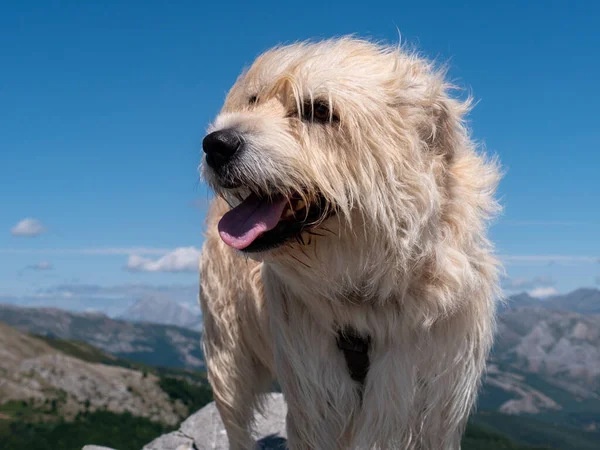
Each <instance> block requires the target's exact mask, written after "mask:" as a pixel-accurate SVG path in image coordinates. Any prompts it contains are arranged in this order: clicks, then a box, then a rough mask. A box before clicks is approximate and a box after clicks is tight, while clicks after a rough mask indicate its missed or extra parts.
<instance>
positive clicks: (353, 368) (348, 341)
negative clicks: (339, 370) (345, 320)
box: [337, 327, 371, 387]
mask: <svg viewBox="0 0 600 450" xmlns="http://www.w3.org/2000/svg"><path fill="white" fill-rule="evenodd" d="M370 345H371V337H370V336H363V335H361V334H360V333H358V332H357V331H356V330H354V329H353V328H349V327H347V328H344V329H343V330H340V331H339V332H338V335H337V346H338V348H339V349H340V350H341V351H342V352H343V353H344V358H345V359H346V365H347V366H348V371H349V372H350V377H351V378H352V379H353V380H354V381H356V382H358V383H359V384H360V386H361V387H363V386H364V385H365V380H366V378H367V373H369V364H370V362H369V347H370Z"/></svg>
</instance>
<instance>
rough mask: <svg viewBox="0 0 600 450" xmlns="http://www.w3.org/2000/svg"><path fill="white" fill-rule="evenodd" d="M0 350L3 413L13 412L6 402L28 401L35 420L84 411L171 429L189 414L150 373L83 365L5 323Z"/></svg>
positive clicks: (18, 402) (157, 378)
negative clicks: (124, 414)
mask: <svg viewBox="0 0 600 450" xmlns="http://www.w3.org/2000/svg"><path fill="white" fill-rule="evenodd" d="M0 348H1V349H2V350H1V351H2V357H1V358H0V404H4V405H5V406H4V408H1V407H0V410H2V409H3V410H4V411H5V413H6V412H10V410H11V408H13V409H14V406H13V407H11V404H13V405H18V404H20V402H27V406H28V407H29V408H30V409H31V410H32V411H33V410H36V409H37V410H38V413H39V415H40V417H45V416H51V415H52V413H54V414H57V415H60V417H63V418H66V419H73V418H74V417H75V416H76V415H77V414H79V413H82V412H84V411H88V410H90V411H96V410H108V411H111V412H116V413H122V412H125V411H128V412H130V413H132V414H134V415H136V416H139V417H147V418H149V419H151V420H154V421H157V422H162V423H165V424H169V425H176V424H177V423H178V422H179V421H180V419H181V418H182V417H184V416H185V415H186V414H187V412H188V411H187V409H186V407H185V405H183V404H181V403H178V402H174V401H172V400H171V399H170V398H169V395H168V394H167V393H166V392H164V391H163V390H162V389H161V387H160V378H159V376H157V375H156V374H154V373H148V372H142V371H139V370H135V369H132V368H124V367H119V366H117V365H107V364H101V363H92V362H88V361H86V360H83V359H80V358H77V357H74V356H72V355H69V354H67V353H64V352H62V351H60V350H57V349H56V348H54V347H52V346H51V345H49V344H48V343H47V342H45V341H44V340H42V339H39V338H35V337H33V336H30V335H27V334H24V333H22V332H20V331H18V330H17V329H15V328H12V327H9V326H7V325H4V324H0ZM106 359H107V360H110V357H109V356H108V355H107V356H106ZM115 361H116V360H115ZM11 402H12V403H11ZM7 404H8V406H6V405H7Z"/></svg>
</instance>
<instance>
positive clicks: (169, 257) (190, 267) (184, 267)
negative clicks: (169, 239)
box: [126, 247, 200, 272]
mask: <svg viewBox="0 0 600 450" xmlns="http://www.w3.org/2000/svg"><path fill="white" fill-rule="evenodd" d="M199 257H200V250H199V249H197V248H196V247H180V248H176V249H175V250H173V251H172V252H169V253H167V254H166V255H164V256H162V257H161V258H159V259H150V258H144V257H143V256H139V255H135V254H134V255H130V256H129V259H128V260H127V266H126V269H127V270H131V271H134V272H196V271H198V259H199Z"/></svg>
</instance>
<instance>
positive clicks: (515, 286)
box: [502, 276, 554, 291]
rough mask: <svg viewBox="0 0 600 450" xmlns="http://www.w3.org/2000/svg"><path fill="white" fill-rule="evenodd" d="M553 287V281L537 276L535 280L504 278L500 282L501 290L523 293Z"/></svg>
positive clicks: (546, 277)
mask: <svg viewBox="0 0 600 450" xmlns="http://www.w3.org/2000/svg"><path fill="white" fill-rule="evenodd" d="M553 285H554V280H553V279H552V278H550V277H548V276H538V277H535V278H525V277H520V278H505V279H503V280H502V288H503V289H506V290H508V291H524V290H531V289H535V288H539V287H548V286H553Z"/></svg>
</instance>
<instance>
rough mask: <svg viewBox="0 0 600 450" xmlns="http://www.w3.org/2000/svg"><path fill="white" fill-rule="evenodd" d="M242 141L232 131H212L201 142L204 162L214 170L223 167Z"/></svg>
mask: <svg viewBox="0 0 600 450" xmlns="http://www.w3.org/2000/svg"><path fill="white" fill-rule="evenodd" d="M241 144H242V140H241V138H240V136H239V134H237V133H236V132H235V131H233V130H219V131H213V132H212V133H210V134H209V135H207V136H206V137H205V138H204V140H203V141H202V149H203V150H204V153H206V162H207V163H208V165H209V166H210V167H212V168H213V169H215V170H218V169H220V168H221V167H223V166H224V165H225V164H227V162H228V161H229V160H230V159H231V158H232V157H233V155H235V153H236V152H237V151H238V150H239V148H240V146H241Z"/></svg>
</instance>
